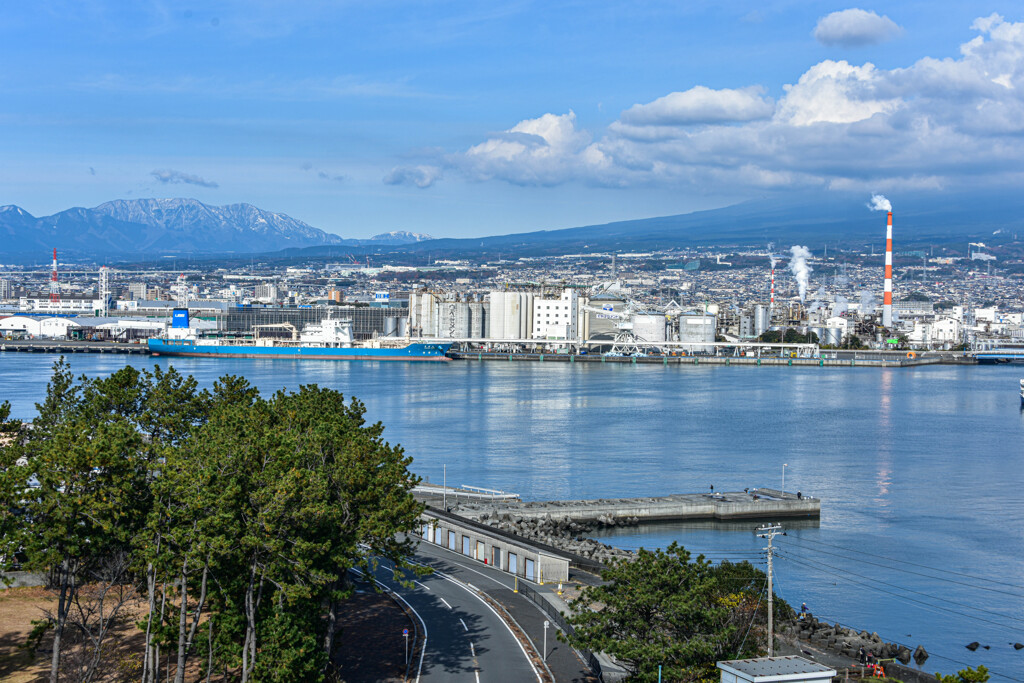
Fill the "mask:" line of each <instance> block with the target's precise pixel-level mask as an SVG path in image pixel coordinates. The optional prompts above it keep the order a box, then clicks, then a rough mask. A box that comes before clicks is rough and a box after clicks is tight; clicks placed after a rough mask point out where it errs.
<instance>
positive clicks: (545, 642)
mask: <svg viewBox="0 0 1024 683" xmlns="http://www.w3.org/2000/svg"><path fill="white" fill-rule="evenodd" d="M550 625H551V622H550V621H548V620H547V619H545V620H544V654H543V655H542V656H541V659H543V660H544V661H545V662H546V661H548V626H550Z"/></svg>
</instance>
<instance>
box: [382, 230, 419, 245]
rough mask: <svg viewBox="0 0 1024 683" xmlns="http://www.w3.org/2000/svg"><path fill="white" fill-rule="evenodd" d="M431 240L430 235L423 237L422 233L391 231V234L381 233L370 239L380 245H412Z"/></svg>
mask: <svg viewBox="0 0 1024 683" xmlns="http://www.w3.org/2000/svg"><path fill="white" fill-rule="evenodd" d="M432 239H434V238H433V237H431V236H430V235H424V234H423V233H422V232H409V231H408V230H392V231H391V232H382V233H381V234H379V235H374V236H373V237H371V238H370V241H371V242H377V243H381V244H413V243H414V242H424V241H426V240H432Z"/></svg>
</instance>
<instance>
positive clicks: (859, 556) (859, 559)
mask: <svg viewBox="0 0 1024 683" xmlns="http://www.w3.org/2000/svg"><path fill="white" fill-rule="evenodd" d="M788 542H789V543H793V541H788ZM795 545H797V546H799V547H800V548H802V549H804V550H809V551H811V552H814V553H823V554H825V555H832V556H833V557H838V558H840V559H843V560H851V559H852V560H855V561H856V562H860V563H862V564H872V565H874V566H876V567H882V568H884V569H891V570H893V571H897V572H904V573H906V574H913V575H915V576H923V577H926V578H929V579H935V580H936V581H947V582H949V583H955V584H957V585H959V586H968V587H969V588H977V589H978V590H983V591H990V592H992V593H1001V594H1003V595H1010V596H1012V597H1015V598H1024V595H1021V594H1020V593H1011V592H1010V591H1004V590H1000V589H998V588H988V587H986V586H978V585H975V584H973V583H967V582H966V581H957V580H956V579H947V578H944V577H941V576H933V575H931V574H925V573H922V572H915V571H912V570H910V569H901V568H899V567H891V566H889V565H887V564H882V563H880V562H871V561H870V560H865V559H864V558H863V557H862V555H863V553H862V552H858V553H857V555H856V556H855V557H852V558H851V557H847V556H844V555H840V554H839V553H831V552H829V551H827V550H819V549H818V548H811V547H808V546H805V545H803V544H802V543H796V544H795ZM871 557H878V558H880V559H889V558H885V557H882V556H881V555H874V554H871ZM935 571H942V570H939V569H936V570H935Z"/></svg>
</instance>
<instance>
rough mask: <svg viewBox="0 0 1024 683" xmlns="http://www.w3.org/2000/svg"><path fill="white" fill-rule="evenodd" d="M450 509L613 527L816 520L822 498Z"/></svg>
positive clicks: (700, 496)
mask: <svg viewBox="0 0 1024 683" xmlns="http://www.w3.org/2000/svg"><path fill="white" fill-rule="evenodd" d="M453 509H454V510H457V511H458V513H459V514H460V515H463V516H464V517H469V518H471V519H478V520H483V519H488V518H490V517H494V516H499V515H511V516H514V517H515V518H521V519H523V520H541V519H549V520H566V521H568V522H575V523H577V524H580V523H586V524H595V525H603V526H616V525H623V524H625V525H630V524H632V525H636V524H643V523H645V522H693V521H704V520H713V521H732V520H754V521H765V522H771V521H778V520H781V519H817V518H819V517H820V516H821V500H820V499H819V498H815V497H813V496H804V495H802V494H796V493H790V492H786V493H783V492H782V491H780V490H778V489H768V488H755V489H748V490H746V491H728V492H718V493H714V492H709V493H677V494H671V495H667V496H653V497H641V498H598V499H594V500H555V501H532V502H524V501H521V500H517V499H512V500H493V501H490V500H473V501H459V502H458V503H457V507H455V508H453Z"/></svg>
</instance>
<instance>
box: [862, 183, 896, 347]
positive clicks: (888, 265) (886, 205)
mask: <svg viewBox="0 0 1024 683" xmlns="http://www.w3.org/2000/svg"><path fill="white" fill-rule="evenodd" d="M868 206H869V207H870V208H871V210H872V211H886V212H888V214H889V219H888V222H887V224H886V228H885V289H884V292H883V294H882V327H892V203H891V202H890V201H889V200H888V199H886V198H885V197H884V196H883V195H880V194H873V195H871V203H870V204H868Z"/></svg>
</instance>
